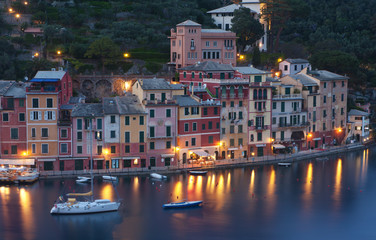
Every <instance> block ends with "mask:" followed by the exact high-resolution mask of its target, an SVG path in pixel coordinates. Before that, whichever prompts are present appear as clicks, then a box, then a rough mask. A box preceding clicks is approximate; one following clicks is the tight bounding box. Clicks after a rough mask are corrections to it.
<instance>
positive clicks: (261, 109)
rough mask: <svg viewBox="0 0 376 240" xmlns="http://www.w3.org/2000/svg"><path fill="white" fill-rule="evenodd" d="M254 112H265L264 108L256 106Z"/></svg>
mask: <svg viewBox="0 0 376 240" xmlns="http://www.w3.org/2000/svg"><path fill="white" fill-rule="evenodd" d="M256 112H259V113H261V112H266V108H256Z"/></svg>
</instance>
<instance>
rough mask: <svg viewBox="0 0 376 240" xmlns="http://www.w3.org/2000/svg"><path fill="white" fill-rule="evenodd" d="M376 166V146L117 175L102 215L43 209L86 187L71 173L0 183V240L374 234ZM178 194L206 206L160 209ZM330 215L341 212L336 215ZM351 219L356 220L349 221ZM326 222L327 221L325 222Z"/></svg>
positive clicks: (101, 191) (106, 186) (98, 189)
mask: <svg viewBox="0 0 376 240" xmlns="http://www.w3.org/2000/svg"><path fill="white" fill-rule="evenodd" d="M375 165H376V164H375V163H373V162H372V151H369V150H365V151H358V152H352V153H349V154H346V155H344V156H342V155H341V156H340V158H339V157H334V156H333V157H331V159H330V160H328V161H320V162H319V161H314V160H312V161H307V162H298V163H293V164H292V166H291V167H289V168H285V167H283V168H282V167H279V166H277V165H266V166H258V167H248V168H239V169H228V170H215V171H209V172H208V174H207V175H206V176H191V175H187V174H181V175H179V174H176V175H170V176H169V179H168V180H167V181H152V180H151V179H149V177H145V176H140V177H120V180H119V183H118V184H117V190H118V191H119V194H120V197H121V198H122V199H123V203H124V204H123V206H122V208H121V209H120V211H119V212H115V213H109V214H104V215H102V214H99V215H97V214H94V215H84V216H55V217H53V216H51V215H50V214H49V210H50V208H51V207H52V205H53V202H54V200H55V199H56V197H57V196H59V195H60V194H61V193H62V192H68V191H77V192H79V191H86V190H87V189H88V188H89V186H88V185H85V186H78V185H77V184H75V181H74V180H73V179H68V180H64V184H62V182H63V181H60V180H48V181H47V180H46V181H40V182H39V183H38V184H36V185H34V186H33V187H26V188H23V187H18V186H15V185H14V186H10V187H8V186H1V187H0V204H1V206H0V209H1V213H0V239H26V240H29V239H41V240H45V239H57V240H60V239H87V238H88V237H89V238H91V239H160V238H162V237H163V239H194V238H197V239H203V238H211V239H245V236H248V237H249V231H250V229H252V231H251V232H252V237H254V238H255V239H325V238H332V239H334V238H337V239H339V238H340V239H351V237H352V238H353V239H354V237H355V235H351V233H350V234H348V233H347V234H345V233H343V231H341V229H348V230H350V229H353V231H354V232H356V231H360V230H361V231H363V232H365V233H367V234H368V235H367V236H371V237H372V238H373V236H375V233H374V232H372V231H369V232H367V228H365V226H370V225H369V224H372V223H373V222H372V221H370V219H372V218H373V216H374V212H376V206H375V207H373V205H372V203H373V201H374V199H375V198H376V188H375V186H374V185H375V184H376V166H375ZM94 183H95V184H94V186H95V193H96V196H97V197H100V198H106V199H110V200H116V198H117V197H116V194H115V191H114V188H113V186H112V184H111V183H108V182H103V181H100V180H96V181H95V182H94ZM366 196H367V197H366ZM183 199H187V200H204V203H205V204H204V206H203V207H202V208H194V209H181V210H169V211H167V210H163V209H162V204H164V203H166V202H168V201H180V200H183ZM372 207H373V209H372V210H374V211H371V210H370V208H372ZM348 209H351V211H349V210H348ZM332 213H335V214H336V215H335V216H341V217H342V218H332V216H333V215H332ZM359 213H361V214H359ZM301 216H304V221H300V220H301V219H302V218H301ZM355 218H356V219H357V221H356V223H354V221H351V220H352V219H355ZM329 220H330V221H331V225H330V228H329V226H327V225H326V224H325V222H327V221H329ZM350 224H352V225H350ZM367 224H368V225H367ZM271 228H272V229H273V231H270V229H271ZM286 229H289V230H288V231H286ZM317 229H320V231H317ZM291 230H293V231H291ZM321 230H322V231H321ZM324 233H325V235H323V234H324ZM336 234H337V235H336ZM355 238H356V237H355ZM358 238H362V237H361V236H358ZM247 239H248V238H247ZM373 239H376V236H375V238H373Z"/></svg>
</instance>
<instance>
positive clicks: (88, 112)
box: [65, 103, 110, 170]
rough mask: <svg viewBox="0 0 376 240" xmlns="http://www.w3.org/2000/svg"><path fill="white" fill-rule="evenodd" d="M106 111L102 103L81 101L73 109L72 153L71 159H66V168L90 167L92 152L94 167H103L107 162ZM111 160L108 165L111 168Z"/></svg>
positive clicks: (80, 168) (82, 168) (81, 168)
mask: <svg viewBox="0 0 376 240" xmlns="http://www.w3.org/2000/svg"><path fill="white" fill-rule="evenodd" d="M103 121H104V113H103V105H102V104H101V103H91V104H88V103H80V104H77V105H76V106H75V107H74V108H73V110H72V123H73V124H72V129H73V141H72V146H73V147H72V153H73V156H72V158H70V159H67V160H65V170H84V169H87V170H89V169H90V165H89V162H90V154H91V151H92V153H93V160H94V161H93V162H94V164H93V168H94V169H103V168H104V163H105V156H104V155H105V154H104V153H108V152H104V151H103V150H104V147H103V146H104V131H103V129H104V126H103V125H104V124H103ZM90 122H91V123H92V131H91V134H92V135H91V138H92V143H93V144H92V148H91V145H90V141H91V140H90ZM109 164H110V163H109V162H108V163H106V167H107V168H109Z"/></svg>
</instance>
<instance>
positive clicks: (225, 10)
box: [207, 2, 257, 14]
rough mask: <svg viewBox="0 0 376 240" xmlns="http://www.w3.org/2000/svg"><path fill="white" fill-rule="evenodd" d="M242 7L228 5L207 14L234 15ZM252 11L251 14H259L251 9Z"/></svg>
mask: <svg viewBox="0 0 376 240" xmlns="http://www.w3.org/2000/svg"><path fill="white" fill-rule="evenodd" d="M243 3H244V2H243ZM240 7H241V6H240V5H238V4H231V5H227V6H225V7H221V8H217V9H213V10H211V11H209V12H207V13H210V14H215V13H233V12H234V11H235V10H237V9H239V8H240ZM250 10H251V13H257V12H255V11H253V10H252V9H250Z"/></svg>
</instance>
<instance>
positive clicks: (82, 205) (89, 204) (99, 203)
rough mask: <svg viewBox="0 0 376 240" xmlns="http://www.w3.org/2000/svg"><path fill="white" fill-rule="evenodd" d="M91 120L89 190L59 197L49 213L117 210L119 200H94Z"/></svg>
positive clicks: (85, 212) (84, 212)
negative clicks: (79, 199)
mask: <svg viewBox="0 0 376 240" xmlns="http://www.w3.org/2000/svg"><path fill="white" fill-rule="evenodd" d="M92 133H93V132H92V121H91V119H90V180H91V190H90V192H87V193H68V194H66V195H67V197H68V199H67V200H66V201H64V199H63V198H62V197H59V199H58V202H57V203H55V204H54V206H53V207H52V209H51V211H50V213H51V214H88V213H101V212H112V211H118V210H119V207H120V202H119V201H117V202H112V201H110V200H108V199H96V200H94V194H93V192H94V183H93V182H94V181H93V178H94V177H93V151H92V148H93V139H92V138H93V135H92ZM76 197H90V199H89V200H87V201H77V199H76Z"/></svg>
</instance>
